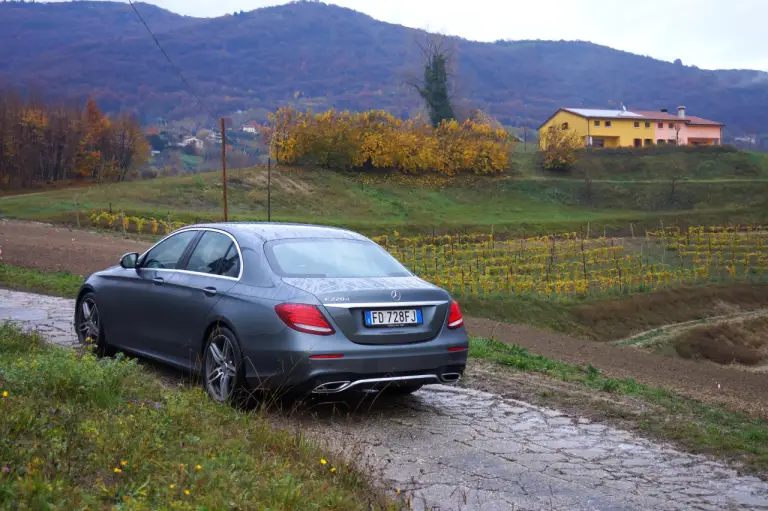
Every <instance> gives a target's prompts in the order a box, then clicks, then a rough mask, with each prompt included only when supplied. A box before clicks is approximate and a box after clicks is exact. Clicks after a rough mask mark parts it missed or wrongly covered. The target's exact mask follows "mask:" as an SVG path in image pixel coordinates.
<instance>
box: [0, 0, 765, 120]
mask: <svg viewBox="0 0 768 511" xmlns="http://www.w3.org/2000/svg"><path fill="white" fill-rule="evenodd" d="M138 9H139V11H140V12H141V13H142V15H143V16H144V17H145V18H146V20H147V22H148V24H149V26H150V27H151V28H152V29H153V31H155V32H156V34H157V36H158V39H159V40H160V42H161V43H162V45H163V47H164V48H165V49H166V50H167V51H168V53H169V54H170V55H171V56H172V58H173V59H174V61H175V62H176V63H177V65H178V66H179V67H180V68H181V69H182V70H183V72H184V75H185V76H186V77H187V78H188V80H189V82H190V83H191V84H192V85H193V87H194V88H195V89H196V92H197V93H198V94H199V95H200V97H201V98H202V99H203V101H204V102H205V103H206V104H207V106H208V107H209V109H211V110H214V111H215V113H216V114H219V113H227V112H232V111H235V110H238V109H248V108H256V109H265V110H271V109H273V108H274V107H275V106H276V105H277V104H278V103H281V102H286V101H294V98H298V100H299V101H300V102H301V103H303V105H304V106H312V107H313V108H314V109H320V108H324V107H329V106H334V107H338V108H351V109H368V108H385V109H388V110H390V111H392V112H393V113H395V114H404V113H406V112H412V111H413V109H414V108H416V107H417V106H418V104H419V101H418V98H417V97H416V95H415V94H414V93H413V92H412V91H409V90H408V87H407V86H406V85H404V81H405V80H406V79H407V78H408V77H409V76H413V75H414V74H417V73H418V67H419V60H420V55H419V49H418V46H417V44H416V42H417V41H419V40H423V38H424V36H425V34H424V33H423V32H421V31H418V30H413V29H410V28H406V27H403V26H399V25H392V24H389V23H384V22H380V21H377V20H375V19H373V18H371V17H369V16H366V15H364V14H361V13H358V12H355V11H353V10H349V9H345V8H341V7H336V6H332V5H325V4H322V3H317V2H299V3H293V4H288V5H284V6H279V7H269V8H263V9H258V10H255V11H251V12H247V13H237V14H235V15H227V16H223V17H220V18H211V19H199V18H191V17H184V16H179V15H177V14H174V13H171V12H169V11H166V10H163V9H160V8H158V7H155V6H152V5H149V4H141V3H140V4H138ZM449 45H450V46H451V51H452V53H453V55H454V57H455V59H456V75H457V77H458V78H457V79H458V84H457V85H458V87H457V94H458V95H460V96H461V97H463V98H466V99H467V100H468V101H469V102H470V103H471V104H472V105H473V106H476V107H480V108H484V109H487V110H488V111H490V113H491V114H493V115H494V116H496V117H497V118H499V120H501V121H502V122H503V123H508V124H518V125H519V124H527V125H529V126H534V127H535V126H537V125H538V123H540V122H541V121H543V120H544V119H545V118H546V117H547V116H548V115H549V114H551V113H552V112H553V111H554V110H555V109H556V108H558V107H560V106H592V107H599V106H606V107H607V106H611V105H615V106H618V105H619V104H620V103H622V102H623V103H624V104H626V105H627V106H628V107H630V108H635V109H656V108H670V109H672V108H674V107H675V106H677V105H678V104H685V105H686V106H687V107H688V112H689V113H690V114H691V115H697V116H701V117H706V118H711V119H715V120H718V121H721V122H724V123H726V124H728V125H729V130H730V131H731V132H732V133H739V132H740V131H742V130H746V131H760V130H766V129H768V115H766V114H768V74H767V73H763V72H758V71H748V70H740V71H705V70H700V69H698V68H695V67H689V66H684V65H682V64H673V63H669V62H663V61H660V60H655V59H652V58H649V57H643V56H639V55H634V54H631V53H627V52H622V51H617V50H613V49H611V48H607V47H604V46H598V45H595V44H591V43H586V42H564V41H560V42H553V41H515V42H498V43H478V42H472V41H466V40H459V39H451V40H450V41H449ZM0 48H2V57H0V85H2V86H5V87H17V86H23V87H27V88H29V89H32V90H35V91H37V92H38V93H41V94H46V95H54V96H60V97H72V96H83V95H85V94H88V93H91V94H93V95H94V96H95V98H96V99H97V100H98V101H99V104H100V105H102V106H103V107H104V108H106V109H107V110H120V109H124V108H128V109H136V110H137V111H138V112H139V113H140V114H141V115H142V117H143V118H144V119H145V120H146V119H151V118H154V117H157V116H164V117H170V118H173V117H183V116H185V115H188V114H191V113H194V112H196V111H197V109H198V107H197V106H196V104H195V101H194V100H193V99H192V97H191V95H190V94H189V93H188V92H187V91H186V89H185V88H184V86H183V85H182V83H181V81H180V79H179V77H178V76H177V75H176V74H175V73H174V71H173V69H172V68H171V67H170V65H169V64H168V63H167V62H166V61H165V58H164V57H163V55H162V54H161V53H160V51H159V50H158V49H157V47H155V45H154V42H153V41H152V39H151V38H150V37H149V35H148V34H147V33H146V31H145V29H144V27H143V26H142V25H141V22H140V21H139V20H138V18H137V17H136V15H135V14H134V13H133V10H132V9H131V7H130V6H129V5H128V4H125V3H111V2H72V3H48V4H45V3H19V2H3V3H0ZM297 93H298V94H297Z"/></svg>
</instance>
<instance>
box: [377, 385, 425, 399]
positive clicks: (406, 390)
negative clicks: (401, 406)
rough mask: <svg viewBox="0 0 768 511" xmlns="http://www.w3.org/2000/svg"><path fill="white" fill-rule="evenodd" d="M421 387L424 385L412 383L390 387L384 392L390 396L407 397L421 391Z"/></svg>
mask: <svg viewBox="0 0 768 511" xmlns="http://www.w3.org/2000/svg"><path fill="white" fill-rule="evenodd" d="M423 386H424V385H423V384H421V383H412V384H409V385H391V386H389V387H387V388H386V389H384V392H385V393H386V394H389V395H390V396H408V395H410V394H413V393H414V392H416V391H417V390H419V389H421V387H423Z"/></svg>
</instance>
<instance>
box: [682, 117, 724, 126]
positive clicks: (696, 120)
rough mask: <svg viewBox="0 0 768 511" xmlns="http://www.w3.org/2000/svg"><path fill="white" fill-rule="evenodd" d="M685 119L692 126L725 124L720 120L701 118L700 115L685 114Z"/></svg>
mask: <svg viewBox="0 0 768 511" xmlns="http://www.w3.org/2000/svg"><path fill="white" fill-rule="evenodd" d="M685 120H686V121H688V123H689V124H692V125H694V126H725V124H723V123H721V122H715V121H710V120H709V119H702V118H701V117H695V116H693V115H687V116H686V117H685Z"/></svg>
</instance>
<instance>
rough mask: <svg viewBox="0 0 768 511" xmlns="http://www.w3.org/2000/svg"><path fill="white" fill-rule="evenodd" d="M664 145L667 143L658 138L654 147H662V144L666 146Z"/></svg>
mask: <svg viewBox="0 0 768 511" xmlns="http://www.w3.org/2000/svg"><path fill="white" fill-rule="evenodd" d="M666 143H667V141H666V140H664V139H663V138H660V139H658V140H657V141H656V145H664V144H666Z"/></svg>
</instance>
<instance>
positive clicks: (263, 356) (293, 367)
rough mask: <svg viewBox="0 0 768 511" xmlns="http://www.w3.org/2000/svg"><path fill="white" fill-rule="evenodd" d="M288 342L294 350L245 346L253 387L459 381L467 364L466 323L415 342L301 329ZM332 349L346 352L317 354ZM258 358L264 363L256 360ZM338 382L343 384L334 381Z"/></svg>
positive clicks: (307, 389) (331, 389)
mask: <svg viewBox="0 0 768 511" xmlns="http://www.w3.org/2000/svg"><path fill="white" fill-rule="evenodd" d="M287 344H288V345H291V346H290V347H291V349H286V350H280V351H279V352H272V353H268V352H264V351H257V350H248V349H245V350H244V351H245V353H244V354H245V356H246V360H245V369H246V371H245V373H246V381H247V383H248V385H249V387H250V388H252V389H267V390H273V391H275V390H276V391H281V392H282V391H285V392H292V393H311V392H313V391H315V392H322V393H335V392H337V391H342V390H365V389H369V388H381V387H382V386H388V385H406V384H430V383H455V381H457V380H458V378H459V377H460V376H461V375H462V374H463V373H464V368H465V367H466V364H467V348H468V339H467V334H466V331H465V330H464V328H459V329H457V330H447V329H446V330H444V331H443V332H441V333H440V334H439V335H438V337H436V338H435V339H433V340H431V341H426V342H421V343H414V344H389V345H361V344H355V343H352V342H350V341H349V340H348V339H346V338H344V337H340V338H337V337H336V336H332V337H318V336H312V335H308V334H298V333H292V334H291V339H290V341H288V342H287ZM286 348H288V346H286ZM320 348H321V349H320ZM457 350H458V351H457ZM330 354H334V355H342V357H341V358H334V359H313V358H312V356H313V355H315V356H317V355H321V356H322V355H330ZM268 360H271V361H276V362H277V363H276V365H274V366H272V367H269V366H270V365H271V364H265V362H267V361H268ZM256 361H260V363H258V364H257V363H252V362H256ZM377 380H378V381H377ZM335 383H338V384H339V385H331V384H335ZM341 384H348V386H346V387H344V385H341ZM323 389H325V390H326V391H325V392H323Z"/></svg>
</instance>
